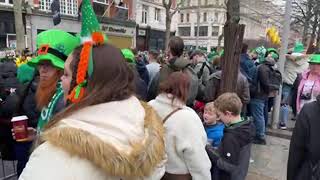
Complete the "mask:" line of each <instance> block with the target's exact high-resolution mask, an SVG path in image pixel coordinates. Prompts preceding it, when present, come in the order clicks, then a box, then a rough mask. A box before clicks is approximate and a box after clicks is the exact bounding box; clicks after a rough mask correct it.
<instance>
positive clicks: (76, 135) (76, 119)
mask: <svg viewBox="0 0 320 180" xmlns="http://www.w3.org/2000/svg"><path fill="white" fill-rule="evenodd" d="M42 139H43V140H44V143H43V144H41V145H40V146H38V147H37V148H36V149H35V150H34V152H33V153H32V155H31V157H30V160H29V162H28V163H27V165H26V167H25V169H24V170H23V172H22V174H21V176H20V178H19V179H20V180H58V179H59V180H89V179H92V180H106V179H108V180H120V179H121V180H135V179H137V180H142V179H143V180H147V179H148V180H159V179H161V177H162V176H163V174H164V172H165V169H164V164H163V162H164V159H165V144H164V128H163V125H162V122H161V120H160V119H159V117H158V116H157V114H156V113H155V112H154V110H153V109H152V108H151V107H150V106H149V105H147V104H146V103H141V102H140V101H139V100H138V99H137V98H135V97H131V98H129V99H127V100H124V101H116V102H109V103H105V104H99V105H95V106H90V107H87V108H84V109H82V110H80V111H78V112H76V113H74V114H73V115H71V116H69V117H67V118H65V119H63V120H61V121H60V122H59V123H58V125H57V126H55V127H53V128H51V129H49V130H47V131H45V132H44V133H43V135H42Z"/></svg>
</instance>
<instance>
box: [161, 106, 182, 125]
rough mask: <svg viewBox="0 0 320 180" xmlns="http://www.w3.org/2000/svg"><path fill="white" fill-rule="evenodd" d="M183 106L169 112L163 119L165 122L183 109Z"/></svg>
mask: <svg viewBox="0 0 320 180" xmlns="http://www.w3.org/2000/svg"><path fill="white" fill-rule="evenodd" d="M181 109H182V108H177V109H175V110H173V111H172V112H171V113H169V114H168V115H167V116H166V117H165V118H164V119H163V124H164V123H165V122H166V121H167V120H168V119H169V118H170V117H171V116H172V115H173V114H174V113H176V112H177V111H179V110H181Z"/></svg>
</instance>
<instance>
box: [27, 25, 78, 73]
mask: <svg viewBox="0 0 320 180" xmlns="http://www.w3.org/2000/svg"><path fill="white" fill-rule="evenodd" d="M79 45H80V39H79V38H78V37H75V36H73V35H71V34H70V33H67V32H65V31H62V30H59V29H51V30H47V31H44V32H41V33H40V34H38V36H37V57H35V58H33V59H32V60H31V61H29V62H28V64H29V65H31V66H37V65H38V64H39V63H40V62H41V61H44V60H45V61H48V60H49V61H51V63H52V65H53V66H54V67H56V68H59V69H64V62H65V61H66V59H67V57H68V55H69V54H70V53H71V52H72V51H73V49H74V48H76V47H78V46H79Z"/></svg>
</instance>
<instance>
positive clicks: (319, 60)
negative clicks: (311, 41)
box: [309, 54, 320, 64]
mask: <svg viewBox="0 0 320 180" xmlns="http://www.w3.org/2000/svg"><path fill="white" fill-rule="evenodd" d="M309 63H313V64H320V54H313V55H311V57H310V61H309Z"/></svg>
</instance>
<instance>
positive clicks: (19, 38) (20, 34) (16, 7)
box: [13, 0, 25, 52]
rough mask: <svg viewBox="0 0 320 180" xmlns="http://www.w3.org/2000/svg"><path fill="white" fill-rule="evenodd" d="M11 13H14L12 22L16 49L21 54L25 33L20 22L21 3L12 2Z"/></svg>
mask: <svg viewBox="0 0 320 180" xmlns="http://www.w3.org/2000/svg"><path fill="white" fill-rule="evenodd" d="M13 11H14V21H15V30H16V42H17V47H16V49H17V50H18V51H19V52H21V51H22V50H23V49H24V48H25V37H24V35H25V32H24V25H23V20H22V1H21V0H14V1H13Z"/></svg>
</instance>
